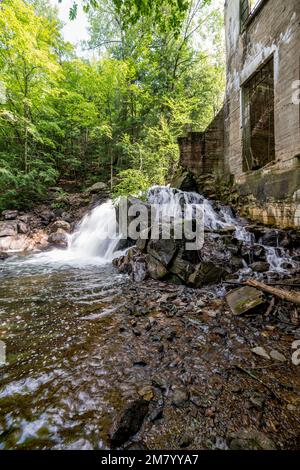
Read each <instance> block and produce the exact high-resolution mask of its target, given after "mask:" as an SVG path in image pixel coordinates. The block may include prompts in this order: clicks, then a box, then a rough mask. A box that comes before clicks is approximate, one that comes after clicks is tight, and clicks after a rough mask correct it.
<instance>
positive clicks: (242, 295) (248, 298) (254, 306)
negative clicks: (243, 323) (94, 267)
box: [226, 286, 267, 316]
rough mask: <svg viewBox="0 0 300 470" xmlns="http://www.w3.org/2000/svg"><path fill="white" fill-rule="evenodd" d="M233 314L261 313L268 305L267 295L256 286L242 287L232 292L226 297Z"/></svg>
mask: <svg viewBox="0 0 300 470" xmlns="http://www.w3.org/2000/svg"><path fill="white" fill-rule="evenodd" d="M226 300H227V303H228V305H229V307H230V310H231V311H232V313H233V315H236V316H239V315H245V314H247V315H252V314H259V313H261V312H262V311H263V310H264V308H265V307H266V304H267V300H266V297H265V295H264V294H263V293H262V292H261V291H259V290H258V289H255V288H254V287H250V286H249V287H248V286H246V287H241V288H240V289H236V290H234V291H232V292H230V293H229V294H228V295H227V297H226Z"/></svg>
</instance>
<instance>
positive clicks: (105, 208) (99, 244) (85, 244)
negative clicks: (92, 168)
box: [29, 201, 122, 265]
mask: <svg viewBox="0 0 300 470" xmlns="http://www.w3.org/2000/svg"><path fill="white" fill-rule="evenodd" d="M119 240H120V236H118V234H117V221H116V211H115V207H114V205H113V203H112V201H107V202H105V203H104V204H101V205H100V206H97V207H95V208H94V209H93V210H92V211H91V212H89V213H88V214H86V215H85V216H84V218H83V219H82V221H81V222H80V223H79V225H78V226H77V229H76V230H75V232H74V233H73V234H71V235H69V237H68V248H67V249H66V250H63V249H54V250H52V251H49V252H45V253H40V254H37V255H35V256H33V257H31V258H30V260H29V262H31V263H58V264H69V265H85V264H107V263H110V262H111V261H112V260H113V258H115V257H117V256H120V255H121V254H122V253H121V252H118V251H117V246H118V243H119Z"/></svg>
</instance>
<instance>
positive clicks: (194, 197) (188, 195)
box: [148, 186, 291, 272]
mask: <svg viewBox="0 0 300 470" xmlns="http://www.w3.org/2000/svg"><path fill="white" fill-rule="evenodd" d="M148 201H149V202H150V203H151V204H156V205H157V206H158V207H159V208H160V210H159V213H160V214H161V215H162V217H164V216H166V218H168V217H170V216H171V217H174V218H175V219H176V218H177V217H181V214H182V211H183V208H184V207H185V208H187V210H186V211H185V214H186V216H187V217H188V216H192V214H193V206H194V205H202V207H203V212H204V226H205V228H206V229H211V230H218V229H224V228H226V227H235V233H234V236H235V237H236V238H237V239H238V240H241V241H242V242H243V243H245V244H246V245H250V246H251V245H253V244H254V236H253V234H251V233H250V232H249V231H248V230H247V229H246V227H245V226H246V225H247V222H246V221H244V220H243V219H241V218H240V217H237V216H235V215H234V214H233V212H232V210H231V209H230V207H226V206H219V207H218V209H215V208H214V207H213V203H212V202H211V201H209V200H208V199H206V198H205V197H204V196H202V195H201V194H198V193H192V192H184V191H180V190H177V189H172V188H169V187H161V186H156V187H153V188H150V190H149V191H148ZM204 243H205V239H204ZM263 246H264V249H265V251H266V258H267V261H268V263H269V264H270V271H273V272H285V269H284V268H283V265H284V264H285V263H291V260H290V258H289V256H288V255H287V253H286V252H285V251H284V250H283V249H280V248H278V247H277V248H275V247H270V246H266V245H263ZM245 267H246V266H245Z"/></svg>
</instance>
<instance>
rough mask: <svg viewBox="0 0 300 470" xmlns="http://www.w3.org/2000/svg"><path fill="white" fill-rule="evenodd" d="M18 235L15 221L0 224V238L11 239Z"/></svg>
mask: <svg viewBox="0 0 300 470" xmlns="http://www.w3.org/2000/svg"><path fill="white" fill-rule="evenodd" d="M17 233H18V223H17V221H16V220H8V221H5V222H0V237H12V236H15V235H17Z"/></svg>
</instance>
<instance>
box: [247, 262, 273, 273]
mask: <svg viewBox="0 0 300 470" xmlns="http://www.w3.org/2000/svg"><path fill="white" fill-rule="evenodd" d="M250 268H251V269H252V271H254V272H256V273H266V272H268V271H269V269H270V265H269V263H267V262H264V261H257V262H255V263H252V264H251V265H250Z"/></svg>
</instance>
